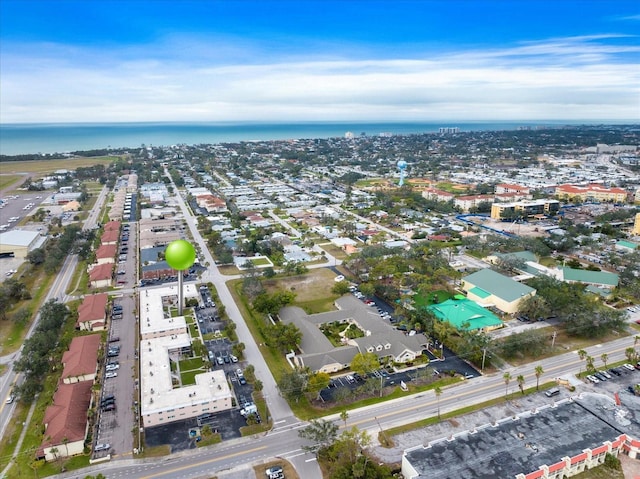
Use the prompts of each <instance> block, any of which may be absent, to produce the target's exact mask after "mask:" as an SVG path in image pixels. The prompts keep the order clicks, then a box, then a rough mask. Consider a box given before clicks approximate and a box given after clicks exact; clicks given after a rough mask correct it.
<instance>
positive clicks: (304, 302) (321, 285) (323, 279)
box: [263, 268, 338, 314]
mask: <svg viewBox="0 0 640 479" xmlns="http://www.w3.org/2000/svg"><path fill="white" fill-rule="evenodd" d="M335 277H336V275H335V273H334V272H333V271H331V270H329V269H327V268H318V269H314V270H310V271H309V272H308V273H306V274H302V275H297V276H286V277H283V278H273V279H270V280H266V281H264V283H263V284H264V287H265V289H266V290H267V291H268V292H269V293H273V292H275V291H278V290H286V291H292V292H293V293H295V294H296V299H295V301H294V303H293V304H294V305H296V306H300V307H301V308H302V309H304V310H305V311H306V312H307V313H308V314H314V313H321V312H324V311H331V310H334V309H335V307H334V306H333V302H334V301H335V300H336V299H337V298H338V295H336V294H334V293H332V292H331V288H333V287H334V286H335V284H336V282H335V281H334V278H335Z"/></svg>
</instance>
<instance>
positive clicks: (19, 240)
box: [0, 230, 40, 247]
mask: <svg viewBox="0 0 640 479" xmlns="http://www.w3.org/2000/svg"><path fill="white" fill-rule="evenodd" d="M38 236H40V233H38V232H37V231H27V230H11V231H7V232H6V233H0V244H3V245H11V246H25V247H26V246H29V245H30V244H31V243H33V241H34V240H35V239H36V238H37V237H38Z"/></svg>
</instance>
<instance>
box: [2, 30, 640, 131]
mask: <svg viewBox="0 0 640 479" xmlns="http://www.w3.org/2000/svg"><path fill="white" fill-rule="evenodd" d="M624 38H625V37H622V36H616V35H600V36H591V37H576V38H563V39H551V40H549V41H546V42H530V43H526V44H522V45H519V46H515V47H510V48H504V49H501V50H496V49H494V50H484V51H465V52H457V53H455V54H443V53H439V54H435V55H434V54H430V55H426V54H424V53H421V52H418V53H416V54H415V55H414V57H413V58H405V59H367V60H352V59H340V60H331V61H327V60H314V59H313V58H318V56H317V55H311V59H309V60H305V61H269V60H270V59H269V58H268V57H260V58H259V59H255V58H254V62H253V64H250V63H248V62H246V61H245V62H242V63H241V62H238V63H236V64H233V63H230V62H229V53H230V52H234V51H237V49H238V46H237V45H236V46H226V45H203V44H198V46H197V48H194V49H193V51H198V52H205V51H206V50H207V47H208V48H219V49H220V51H224V52H225V53H223V54H222V56H224V57H225V61H224V63H223V64H216V63H210V64H206V62H202V61H198V62H190V61H189V55H188V53H189V51H190V50H189V48H188V45H189V44H188V42H187V41H186V40H185V39H183V38H181V39H180V41H179V44H180V46H181V48H183V49H186V50H185V52H183V55H182V56H181V57H173V58H171V59H167V60H163V61H161V60H159V59H158V56H157V55H153V59H149V58H146V59H142V60H139V59H138V58H141V51H140V50H138V49H135V51H133V50H126V51H90V50H86V49H78V48H68V47H65V46H63V45H47V46H42V45H41V46H39V49H38V50H37V52H38V53H33V54H30V53H28V52H29V50H28V49H17V48H16V49H12V50H11V51H10V52H9V53H7V54H3V57H2V59H1V63H0V68H1V69H0V71H1V76H0V80H1V85H0V88H1V95H0V121H1V122H2V123H12V122H107V121H109V122H118V121H250V120H255V121H263V120H266V121H269V120H272V121H273V120H278V121H280V120H362V119H367V120H422V119H423V120H430V119H585V120H587V119H634V118H637V117H638V111H639V99H640V89H639V87H638V85H640V72H639V69H638V65H637V64H636V63H635V62H634V61H632V60H633V55H629V54H634V53H635V54H637V52H638V50H639V48H638V47H637V46H635V45H621V44H619V42H617V44H615V45H611V44H607V43H606V40H609V39H616V40H621V39H624ZM170 50H171V51H175V50H176V48H175V45H173V47H172V48H171V49H170ZM199 57H200V59H202V55H199ZM142 58H144V57H142Z"/></svg>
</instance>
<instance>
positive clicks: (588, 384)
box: [583, 363, 640, 394]
mask: <svg viewBox="0 0 640 479" xmlns="http://www.w3.org/2000/svg"><path fill="white" fill-rule="evenodd" d="M639 367H640V366H636V367H633V366H632V365H631V364H629V363H627V364H626V365H625V366H617V367H615V368H609V369H606V370H604V371H600V372H598V373H596V374H592V375H591V374H590V375H589V376H591V378H589V376H588V377H585V378H583V382H584V385H585V388H586V390H590V391H593V392H598V391H599V392H603V393H611V394H614V393H619V392H625V393H630V394H634V392H633V389H634V386H635V385H636V384H639V383H640V370H638V368H639ZM604 373H607V374H606V375H604ZM594 379H595V380H594ZM629 388H631V389H629Z"/></svg>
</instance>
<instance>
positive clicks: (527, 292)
mask: <svg viewBox="0 0 640 479" xmlns="http://www.w3.org/2000/svg"><path fill="white" fill-rule="evenodd" d="M462 288H463V289H464V290H465V291H466V292H467V297H468V298H469V299H471V300H474V301H477V302H478V303H480V305H482V306H495V307H496V308H498V309H499V310H500V311H503V312H505V313H510V314H514V313H516V312H517V311H518V309H519V308H520V303H521V302H522V301H523V300H525V299H527V298H530V297H531V296H534V295H535V294H536V290H535V289H533V288H532V287H530V286H527V285H526V284H522V283H519V282H518V281H515V280H513V279H511V278H509V277H508V276H505V275H503V274H500V273H498V272H496V271H493V270H492V269H481V270H480V271H476V272H475V273H472V274H470V275H469V276H465V277H464V278H462Z"/></svg>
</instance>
